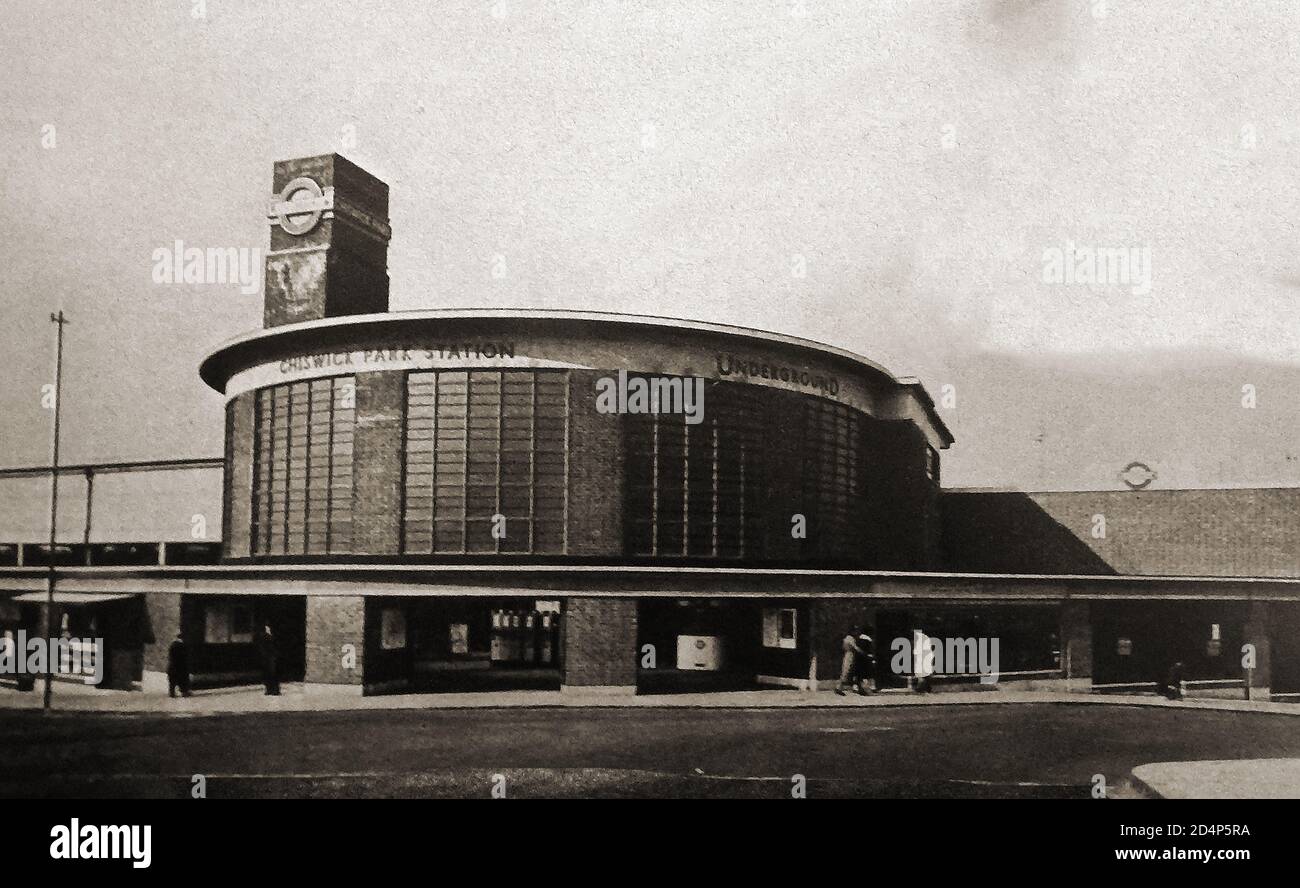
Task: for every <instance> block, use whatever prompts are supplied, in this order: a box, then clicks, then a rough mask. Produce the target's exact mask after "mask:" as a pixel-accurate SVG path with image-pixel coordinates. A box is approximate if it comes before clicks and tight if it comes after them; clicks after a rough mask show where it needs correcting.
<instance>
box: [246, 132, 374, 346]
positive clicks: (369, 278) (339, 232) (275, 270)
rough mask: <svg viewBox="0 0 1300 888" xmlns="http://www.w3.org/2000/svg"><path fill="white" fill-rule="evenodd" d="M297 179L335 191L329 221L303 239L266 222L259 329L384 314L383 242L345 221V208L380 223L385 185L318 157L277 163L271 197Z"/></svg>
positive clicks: (341, 161)
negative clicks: (267, 244) (268, 237)
mask: <svg viewBox="0 0 1300 888" xmlns="http://www.w3.org/2000/svg"><path fill="white" fill-rule="evenodd" d="M300 176H305V177H308V178H310V179H312V180H313V181H315V182H316V184H318V185H319V186H320V187H321V188H322V189H325V188H328V187H333V188H334V189H335V201H336V210H335V216H334V218H332V219H326V218H322V219H321V220H320V221H319V222H318V223H317V224H316V226H315V227H314V228H313V229H312V230H311V231H308V232H306V233H304V234H301V235H294V234H289V233H288V232H286V231H284V230H283V228H281V227H280V225H279V224H278V222H276V221H275V220H272V221H271V250H270V252H269V253H268V254H267V257H266V287H265V304H264V309H263V326H266V327H276V326H280V325H282V324H291V323H295V322H298V321H308V320H315V319H317V318H324V317H337V316H339V315H349V314H369V313H372V312H384V311H387V310H388V289H389V285H388V270H387V266H388V262H387V255H388V240H387V237H384V236H381V235H379V234H377V233H375V232H373V231H369V230H367V229H366V228H365V227H364V226H361V225H358V224H356V223H355V222H350V221H349V217H350V214H349V212H347V210H345V209H344V208H345V207H355V208H357V209H359V210H360V211H362V213H363V214H365V215H367V216H369V217H372V218H374V219H377V220H380V221H386V220H387V218H388V186H387V185H385V184H384V183H383V182H381V181H380V180H379V179H376V178H375V177H374V176H372V175H370V174H369V173H367V172H366V171H365V170H363V169H361V168H360V167H358V166H357V165H356V164H353V163H351V162H350V161H348V160H347V159H346V158H343V157H341V156H339V155H337V154H324V155H320V156H317V157H301V158H295V159H293V160H282V161H279V162H278V163H276V164H275V169H274V172H273V175H272V182H271V189H272V192H273V193H275V194H280V193H281V191H282V189H283V188H284V186H285V185H286V184H287V183H288V182H289V181H291V180H293V179H296V178H298V177H300Z"/></svg>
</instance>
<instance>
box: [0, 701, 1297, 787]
mask: <svg viewBox="0 0 1300 888" xmlns="http://www.w3.org/2000/svg"><path fill="white" fill-rule="evenodd" d="M1298 727H1300V723H1297V722H1296V721H1295V719H1294V718H1291V717H1287V716H1276V715H1269V714H1254V713H1227V712H1207V711H1193V710H1176V709H1146V708H1141V707H1123V706H1077V707H1073V706H1060V705H1047V704H1044V705H1038V704H1021V705H997V704H982V705H975V706H926V707H900V708H886V707H873V708H869V709H784V710H729V709H713V710H707V709H704V710H683V709H573V708H564V709H529V710H520V709H513V710H484V709H478V710H405V711H369V712H362V711H352V712H330V713H259V714H252V715H231V716H214V717H202V718H177V717H162V716H158V717H155V716H139V715H132V716H124V715H73V714H55V715H50V716H42V715H41V714H40V713H38V712H12V711H11V712H6V713H3V714H0V744H2V746H3V749H4V755H3V757H2V758H0V797H6V798H33V797H107V798H139V797H175V798H179V797H183V796H186V795H188V794H190V792H191V787H192V786H194V785H195V780H194V775H203V776H204V782H205V789H206V794H207V797H208V798H221V797H312V798H317V797H488V796H489V795H490V794H491V792H492V790H493V788H494V787H498V788H500V787H502V786H503V787H504V791H505V794H506V795H507V796H508V797H509V796H513V797H530V796H533V797H536V796H548V797H554V796H563V797H575V796H576V797H665V796H671V797H772V798H779V797H785V798H788V797H789V796H790V794H791V791H792V787H793V786H794V785H795V780H796V776H795V775H802V776H803V778H805V779H806V781H807V784H806V785H807V795H808V797H810V798H817V797H855V798H857V797H865V798H903V797H925V798H945V797H978V798H986V797H1073V798H1086V797H1088V795H1089V792H1090V790H1091V788H1092V781H1093V776H1094V775H1096V774H1102V775H1104V776H1105V779H1106V782H1107V784H1108V786H1109V787H1110V789H1111V791H1112V793H1118V794H1125V793H1127V792H1128V790H1127V788H1126V786H1125V784H1126V777H1127V775H1128V774H1129V772H1130V771H1131V769H1132V768H1133V767H1134V766H1136V765H1139V764H1143V763H1147V762H1156V761H1169V760H1188V759H1215V758H1266V757H1269V758H1279V757H1300V730H1297V728H1298ZM497 775H501V776H500V777H498V776H497Z"/></svg>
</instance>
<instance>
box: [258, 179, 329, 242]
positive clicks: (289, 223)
mask: <svg viewBox="0 0 1300 888" xmlns="http://www.w3.org/2000/svg"><path fill="white" fill-rule="evenodd" d="M333 197H334V195H333V189H328V190H326V191H322V190H321V187H320V185H318V184H317V183H316V181H315V180H314V179H309V178H307V177H306V176H299V177H298V178H297V179H292V180H290V181H289V182H288V183H287V184H286V185H285V186H284V189H283V190H282V191H281V192H280V193H279V194H278V195H277V196H276V198H275V199H274V200H273V201H272V202H271V208H270V211H269V212H268V213H267V217H268V218H271V219H274V220H275V221H276V222H278V223H279V224H280V227H281V228H283V229H284V230H285V232H286V233H287V234H293V235H303V234H306V233H307V232H309V231H311V230H312V229H313V228H315V227H316V226H317V225H318V224H319V223H320V220H321V216H323V215H324V214H325V212H326V211H327V210H332V209H333V208H334V200H333Z"/></svg>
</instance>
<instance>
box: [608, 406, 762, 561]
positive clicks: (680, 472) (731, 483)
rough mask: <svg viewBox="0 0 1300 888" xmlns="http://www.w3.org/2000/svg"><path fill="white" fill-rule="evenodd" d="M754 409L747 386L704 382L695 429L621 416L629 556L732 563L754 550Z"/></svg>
mask: <svg viewBox="0 0 1300 888" xmlns="http://www.w3.org/2000/svg"><path fill="white" fill-rule="evenodd" d="M760 406H761V405H760V404H759V403H758V402H757V400H756V399H755V394H754V393H753V392H752V391H750V390H749V389H748V388H747V387H743V386H740V385H737V384H734V383H724V382H710V383H708V385H707V388H706V389H705V395H704V410H703V415H704V421H703V422H700V423H698V424H695V425H691V424H689V423H687V422H686V417H685V416H684V415H683V414H681V413H640V414H638V413H632V414H627V415H626V417H625V423H626V424H625V426H624V429H625V431H626V441H627V444H626V447H627V451H626V452H627V461H626V463H627V465H626V471H627V504H628V510H627V515H628V517H627V521H628V526H627V533H628V549H629V552H630V554H633V555H662V556H669V557H671V556H689V555H699V556H706V557H721V558H738V557H740V556H742V555H745V554H747V553H751V552H753V551H755V550H756V549H757V548H759V546H758V545H757V539H756V538H757V536H758V521H759V519H760V517H761V513H760V500H759V495H760V493H761V492H762V472H761V467H762V451H763V435H764V430H763V428H762V419H761V412H760Z"/></svg>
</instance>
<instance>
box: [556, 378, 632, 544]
mask: <svg viewBox="0 0 1300 888" xmlns="http://www.w3.org/2000/svg"><path fill="white" fill-rule="evenodd" d="M604 375H606V373H605V372H603V371H587V370H574V371H572V372H571V373H570V374H569V521H568V536H569V546H568V551H569V554H570V555H614V556H617V555H621V554H623V423H622V417H621V416H619V415H617V414H602V413H597V412H596V380H597V379H598V378H599V377H601V376H604Z"/></svg>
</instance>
